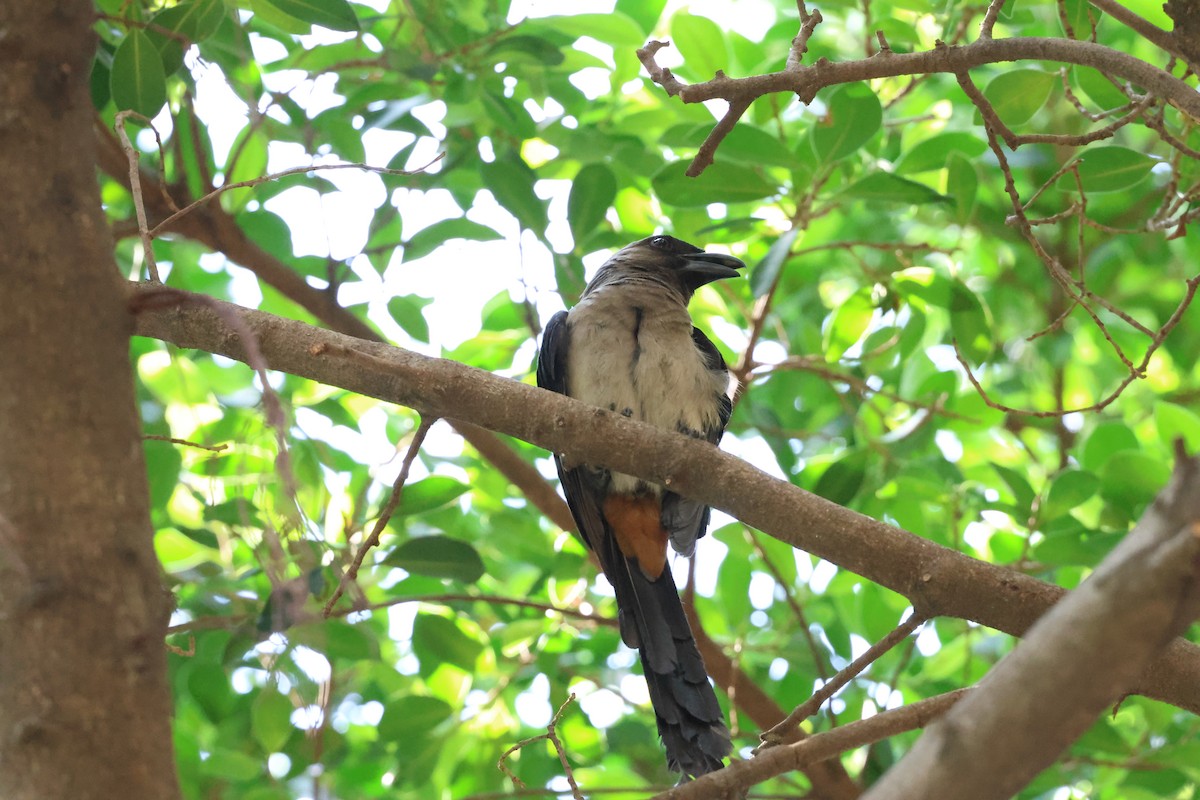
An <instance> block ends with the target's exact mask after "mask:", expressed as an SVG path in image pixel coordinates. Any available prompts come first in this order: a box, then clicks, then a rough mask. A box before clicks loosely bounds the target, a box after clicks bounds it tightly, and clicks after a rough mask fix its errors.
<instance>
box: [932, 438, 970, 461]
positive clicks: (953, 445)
mask: <svg viewBox="0 0 1200 800" xmlns="http://www.w3.org/2000/svg"><path fill="white" fill-rule="evenodd" d="M933 441H934V444H936V445H937V446H938V449H939V450H941V451H942V455H943V456H944V457H945V459H946V460H947V461H949V462H951V463H954V462H957V461H958V460H959V459H960V458H962V456H963V446H962V442H960V441H959V440H958V437H957V436H955V435H954V432H953V431H947V430H940V431H938V432H937V433H935V434H934V435H933Z"/></svg>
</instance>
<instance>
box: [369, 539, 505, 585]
mask: <svg viewBox="0 0 1200 800" xmlns="http://www.w3.org/2000/svg"><path fill="white" fill-rule="evenodd" d="M384 563H385V564H388V565H390V566H394V567H400V568H401V569H404V570H408V571H409V572H411V573H414V574H416V575H425V576H428V577H431V578H449V579H451V580H457V581H462V582H463V583H474V582H475V581H477V580H479V579H480V578H482V577H483V573H484V566H483V559H481V558H480V557H479V553H478V552H476V550H475V548H474V547H472V546H471V545H470V544H468V543H467V542H464V541H462V540H460V539H452V538H450V537H449V536H420V537H418V538H416V539H409V540H408V541H407V542H404V543H403V544H401V545H400V546H399V547H397V548H396V549H395V550H393V551H392V552H391V553H389V554H388V556H387V558H386V559H384Z"/></svg>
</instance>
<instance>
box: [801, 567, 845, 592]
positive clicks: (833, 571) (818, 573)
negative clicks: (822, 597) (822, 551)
mask: <svg viewBox="0 0 1200 800" xmlns="http://www.w3.org/2000/svg"><path fill="white" fill-rule="evenodd" d="M837 572H838V568H837V567H835V566H834V565H833V564H831V563H829V562H828V561H826V560H825V559H821V560H820V561H818V562H817V565H816V566H815V567H813V571H812V575H811V576H809V579H808V588H810V589H812V590H813V591H814V592H816V593H817V594H822V593H824V591H825V590H826V589H828V588H829V582H830V581H831V580H833V578H834V576H835V575H837Z"/></svg>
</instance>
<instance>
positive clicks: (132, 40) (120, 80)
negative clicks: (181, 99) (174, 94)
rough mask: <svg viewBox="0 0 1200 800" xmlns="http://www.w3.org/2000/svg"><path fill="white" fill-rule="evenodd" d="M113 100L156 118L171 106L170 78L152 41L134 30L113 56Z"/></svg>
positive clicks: (118, 106)
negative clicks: (165, 105) (168, 86)
mask: <svg viewBox="0 0 1200 800" xmlns="http://www.w3.org/2000/svg"><path fill="white" fill-rule="evenodd" d="M112 98H113V101H114V102H115V103H116V104H117V108H120V109H127V108H128V109H132V110H134V111H136V112H137V113H139V114H141V115H143V116H145V117H153V116H154V115H155V114H157V113H158V111H159V109H161V108H162V107H163V104H164V103H166V102H167V77H166V74H165V73H164V72H163V62H162V58H160V57H159V54H158V50H157V49H156V48H155V47H154V43H153V42H151V41H150V37H149V36H147V35H146V34H145V33H143V32H142V31H141V30H138V29H137V28H134V29H132V30H130V31H129V33H128V34H127V35H126V36H125V39H124V41H122V42H121V44H120V45H119V46H118V47H117V52H116V53H114V54H113V64H112Z"/></svg>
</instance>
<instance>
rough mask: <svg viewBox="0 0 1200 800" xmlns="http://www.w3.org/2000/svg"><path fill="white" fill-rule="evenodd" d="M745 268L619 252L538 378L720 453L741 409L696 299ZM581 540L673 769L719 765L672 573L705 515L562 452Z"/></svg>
mask: <svg viewBox="0 0 1200 800" xmlns="http://www.w3.org/2000/svg"><path fill="white" fill-rule="evenodd" d="M744 266H745V264H743V263H742V261H741V260H739V259H737V258H734V257H733V256H729V255H724V254H720V253H707V252H704V251H703V250H701V249H700V248H698V247H695V246H694V245H691V244H688V243H687V242H684V241H681V240H679V239H676V238H674V237H672V236H665V235H658V236H650V237H647V238H645V239H642V240H640V241H637V242H634V243H633V244H630V245H628V246H626V247H624V248H622V249H621V250H619V251H618V252H617V253H615V254H614V255H613V256H612V257H611V258H609V259H608V260H607V261H606V262H605V263H604V264H603V265H602V266H601V267H600V269H599V271H598V272H597V273H596V275H595V277H594V278H592V280H591V281H590V282H589V283H588V284H587V287H586V288H585V289H584V292H583V295H582V296H581V297H580V299H579V302H578V303H577V304H576V305H575V306H574V307H573V308H571V309H570V310H569V311H560V312H558V313H557V314H555V315H554V316H553V318H551V320H550V322H549V323H548V324H547V325H546V327H545V330H544V331H543V334H542V345H541V349H540V352H539V356H538V365H537V382H538V385H539V386H540V387H542V388H543V389H550V390H552V391H555V392H558V393H560V394H565V395H567V396H569V397H573V398H575V399H577V400H582V401H583V402H585V403H589V404H591V405H594V406H600V407H601V408H605V409H608V410H609V411H613V412H616V413H619V414H622V415H624V416H626V417H629V418H632V419H636V420H641V421H643V422H647V423H649V424H651V425H654V426H656V427H659V428H665V429H667V430H672V431H677V432H679V433H682V434H685V435H687V436H691V437H695V438H698V439H704V440H707V441H709V442H711V443H712V444H713V445H716V444H717V443H718V442H719V441H720V439H721V436H722V434H723V433H724V432H725V426H726V424H727V423H728V422H729V416H730V414H731V412H732V410H733V399H732V392H733V386H734V383H733V380H732V376H731V374H730V372H729V369H728V367H726V365H725V360H724V359H723V358H722V357H721V353H720V351H719V350H717V348H716V346H715V345H713V343H712V341H711V340H709V338H708V337H707V336H705V335H704V334H703V333H702V332H701V331H700V330H699V329H698V328H696V327H695V326H694V325H693V324H692V318H691V315H690V314H689V313H688V302H689V301H690V300H691V298H692V295H693V293H694V292H695V291H696V290H697V289H699V288H700V287H701V286H704V285H705V284H708V283H711V282H713V281H717V280H721V279H724V278H735V277H737V276H738V270H739V269H741V268H742V267H744ZM554 461H555V464H556V466H557V468H558V475H559V480H560V481H561V483H562V487H563V493H564V494H565V495H566V499H567V504H568V505H569V506H570V508H571V514H572V516H573V517H574V520H575V524H576V527H577V529H578V532H579V535H580V536H581V538H582V539H583V541H584V543H585V544H586V545H587V546H588V547H589V548H590V549H591V550H592V551H593V552H594V553H595V555H596V557H597V560H598V561H599V563H600V567H601V569H602V570H603V572H604V574H605V576H606V577H607V578H608V581H609V583H610V584H612V587H613V590H614V592H615V594H616V600H617V609H618V622H619V627H620V632H621V639H622V641H624V643H625V644H626V645H628V646H629V647H631V648H635V649H637V650H638V653H639V656H640V659H641V663H642V672H643V674H644V675H645V678H646V684H647V687H648V689H649V694H650V703H651V705H652V707H653V709H654V715H655V719H656V722H657V726H658V733H659V736H660V738H661V739H662V742H663V746H664V749H665V751H666V760H667V766H668V768H669V769H671V770H673V771H675V772H678V773H682V777H681V780H682V781H688V780H690V779H692V778H695V777H699V776H701V775H704V774H707V773H709V772H713V771H715V770H718V769H720V768H721V767H722V766H723V765H724V761H723V759H724V758H725V757H726V756H728V755H729V753H730V751H731V749H732V745H731V742H730V736H729V729H728V727H726V725H725V717H724V714H723V712H722V711H721V707H720V704H719V703H718V702H717V697H716V694H715V692H714V691H713V688H712V686H711V685H710V684H709V682H708V674H707V672H706V670H705V667H704V661H703V659H702V657H701V655H700V651H699V650H698V649H697V647H696V640H695V638H694V637H693V635H692V631H691V628H690V627H689V625H688V621H687V617H686V616H685V615H684V611H683V605H682V603H681V602H680V600H679V594H678V592H677V590H676V588H675V582H674V579H673V578H672V577H671V570H670V568H669V566H668V564H667V544H668V542H669V543H670V545H671V547H672V548H673V549H674V550H675V551H676V552H678V553H680V554H681V555H683V556H689V557H690V556H691V555H692V554H693V552H694V550H695V546H696V540H697V539H699V538H700V537H701V536H703V535H704V534H705V531H706V529H707V528H708V522H709V508H708V506H706V505H704V504H703V503H700V502H697V501H695V500H691V499H689V498H686V497H683V496H681V495H678V494H676V493H675V492H673V491H671V490H669V489H667V488H665V487H663V486H660V485H658V484H655V483H652V482H649V481H645V480H642V479H640V478H637V477H634V476H632V475H626V474H623V473H620V472H614V471H611V470H608V469H604V468H601V467H595V466H591V465H587V464H572V463H568V462H567V461H566V460H565V459H564V458H563V457H562V456H561V455H560V454H557V453H556V454H555V456H554Z"/></svg>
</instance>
